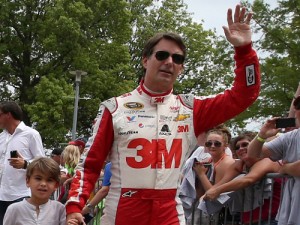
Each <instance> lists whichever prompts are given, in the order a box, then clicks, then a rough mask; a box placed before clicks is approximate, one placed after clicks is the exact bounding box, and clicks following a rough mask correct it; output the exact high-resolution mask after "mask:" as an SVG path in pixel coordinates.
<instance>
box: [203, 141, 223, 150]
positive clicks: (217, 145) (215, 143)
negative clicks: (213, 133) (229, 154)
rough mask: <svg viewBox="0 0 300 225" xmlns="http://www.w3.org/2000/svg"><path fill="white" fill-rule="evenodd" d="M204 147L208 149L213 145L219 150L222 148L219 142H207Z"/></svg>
mask: <svg viewBox="0 0 300 225" xmlns="http://www.w3.org/2000/svg"><path fill="white" fill-rule="evenodd" d="M204 145H205V147H208V148H210V147H211V146H212V145H214V146H215V147H217V148H219V147H221V146H222V143H221V142H219V141H207V142H205V144H204Z"/></svg>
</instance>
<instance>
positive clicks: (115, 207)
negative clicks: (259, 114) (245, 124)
mask: <svg viewBox="0 0 300 225" xmlns="http://www.w3.org/2000/svg"><path fill="white" fill-rule="evenodd" d="M235 59H236V67H237V68H236V69H235V73H236V77H235V81H234V84H233V87H232V88H231V89H229V90H226V91H224V92H223V93H221V94H218V95H216V96H208V97H196V96H193V95H174V94H172V91H170V92H169V93H165V94H162V95H153V94H150V93H149V92H147V91H146V90H145V88H144V86H143V83H141V84H140V86H139V87H138V88H137V89H135V90H133V91H132V92H130V93H127V94H125V95H122V96H119V97H117V98H111V99H109V100H107V101H105V102H103V103H102V104H101V105H100V109H99V112H98V118H97V122H96V124H95V127H94V131H93V136H92V138H91V139H90V140H91V147H90V149H89V150H88V151H87V152H86V154H85V155H84V157H83V158H82V161H81V163H80V164H79V166H78V167H77V170H76V176H75V178H74V179H73V183H72V187H71V191H70V199H69V201H68V202H67V206H66V209H67V213H68V214H69V213H72V212H81V209H82V208H83V206H84V204H85V202H86V201H87V199H88V198H89V194H90V192H91V191H92V190H93V188H94V185H95V182H96V181H97V179H98V177H99V174H100V171H101V168H102V165H103V163H104V161H105V159H106V158H107V156H108V155H109V160H110V161H111V163H112V166H111V172H112V177H111V186H110V191H109V194H108V196H107V198H106V202H105V211H104V216H103V218H102V220H101V225H103V224H107V225H113V224H117V225H171V224H172V225H178V224H181V225H183V224H185V220H184V214H183V209H182V205H181V202H180V199H179V197H178V187H179V184H180V175H181V168H182V165H183V164H184V162H185V160H186V157H187V156H189V155H190V154H191V151H192V149H193V148H194V147H195V145H196V136H197V135H199V134H200V133H201V132H204V131H207V130H208V129H210V128H212V127H214V126H216V125H218V124H220V123H223V122H225V121H226V120H228V119H230V118H233V117H234V116H236V115H237V114H239V113H241V112H242V111H244V110H245V109H246V108H247V107H248V106H250V105H251V104H252V103H253V102H254V101H255V100H256V98H257V97H258V94H259V84H260V75H259V65H258V59H257V56H256V53H255V51H254V50H253V49H252V48H251V45H248V46H244V47H239V48H236V54H235Z"/></svg>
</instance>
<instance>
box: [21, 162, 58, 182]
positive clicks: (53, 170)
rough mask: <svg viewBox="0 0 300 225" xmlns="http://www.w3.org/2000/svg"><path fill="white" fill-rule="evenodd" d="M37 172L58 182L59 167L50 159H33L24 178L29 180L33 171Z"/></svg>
mask: <svg viewBox="0 0 300 225" xmlns="http://www.w3.org/2000/svg"><path fill="white" fill-rule="evenodd" d="M35 170H36V171H39V172H41V173H43V174H47V176H49V177H51V178H53V179H54V180H56V181H57V182H59V181H60V168H59V165H58V164H57V163H56V162H55V161H54V160H53V159H51V158H47V157H39V158H35V159H34V160H33V161H32V162H31V163H30V164H29V165H28V167H27V170H26V178H27V179H30V177H31V176H32V174H33V172H34V171H35Z"/></svg>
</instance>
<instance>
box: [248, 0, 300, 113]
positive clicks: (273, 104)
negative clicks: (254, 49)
mask: <svg viewBox="0 0 300 225" xmlns="http://www.w3.org/2000/svg"><path fill="white" fill-rule="evenodd" d="M253 11H254V13H255V14H254V15H255V17H254V21H255V31H256V32H257V34H258V35H259V36H260V39H259V40H258V41H257V43H255V44H256V46H258V49H259V50H260V57H261V72H262V88H261V97H260V99H259V101H258V103H257V104H258V105H257V106H258V107H257V108H256V110H255V112H256V115H254V116H255V117H270V116H286V115H287V111H288V110H289V107H290V104H291V101H292V98H293V97H294V93H295V91H296V89H297V86H298V83H299V81H300V80H299V77H300V75H299V67H300V54H299V52H300V47H299V41H300V36H299V34H300V26H299V25H300V13H299V12H300V2H299V1H298V0H284V1H278V5H277V6H276V7H273V8H272V7H271V6H270V5H268V4H266V3H265V2H264V1H262V0H256V1H255V2H254V3H253Z"/></svg>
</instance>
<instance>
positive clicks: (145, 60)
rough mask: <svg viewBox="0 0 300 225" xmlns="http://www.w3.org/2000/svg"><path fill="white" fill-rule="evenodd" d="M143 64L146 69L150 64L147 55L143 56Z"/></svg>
mask: <svg viewBox="0 0 300 225" xmlns="http://www.w3.org/2000/svg"><path fill="white" fill-rule="evenodd" d="M142 64H143V67H144V68H145V69H147V64H148V58H147V57H145V56H144V57H143V59H142Z"/></svg>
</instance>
